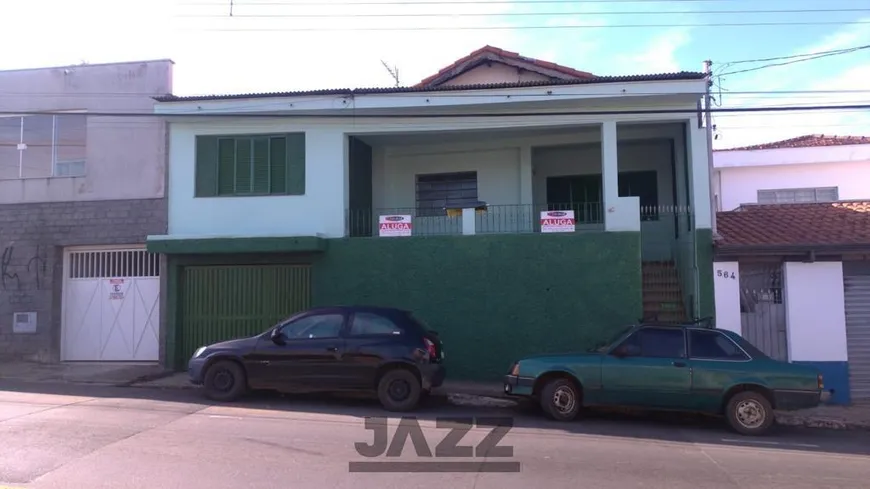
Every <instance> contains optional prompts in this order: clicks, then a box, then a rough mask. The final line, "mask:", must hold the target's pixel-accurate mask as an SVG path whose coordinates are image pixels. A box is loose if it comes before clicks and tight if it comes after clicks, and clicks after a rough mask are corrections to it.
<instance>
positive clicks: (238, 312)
mask: <svg viewBox="0 0 870 489" xmlns="http://www.w3.org/2000/svg"><path fill="white" fill-rule="evenodd" d="M310 281H311V272H310V267H309V266H308V265H227V266H188V267H185V268H184V272H183V275H182V294H183V297H182V300H181V314H182V321H181V331H180V333H181V334H180V340H181V341H180V344H181V345H180V346H181V347H180V348H179V352H178V354H179V360H181V361H182V362H187V360H188V359H189V358H190V355H191V354H193V352H194V351H195V350H196V349H197V348H199V347H200V346H203V345H208V344H211V343H216V342H219V341H226V340H231V339H235V338H244V337H248V336H254V335H256V334H259V333H262V332H263V331H265V330H266V329H268V328H269V327H270V326H272V325H274V324H275V323H277V322H278V321H280V320H281V319H283V318H285V317H287V316H290V315H292V314H294V313H296V312H299V311H302V310H304V309H306V308H308V307H309V304H310V300H311V292H310V291H311V287H310Z"/></svg>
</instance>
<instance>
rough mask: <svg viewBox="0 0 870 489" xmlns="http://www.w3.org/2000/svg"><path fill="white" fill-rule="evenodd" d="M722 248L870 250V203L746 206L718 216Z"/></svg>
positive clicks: (719, 244) (843, 202)
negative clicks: (839, 247)
mask: <svg viewBox="0 0 870 489" xmlns="http://www.w3.org/2000/svg"><path fill="white" fill-rule="evenodd" d="M716 225H717V227H718V229H717V231H718V233H719V235H721V236H722V241H721V242H719V243H718V246H720V247H743V246H758V247H761V246H771V247H775V246H794V245H807V246H817V245H822V246H836V245H856V244H866V245H868V246H870V201H866V200H862V201H841V202H826V203H810V204H769V205H746V206H742V207H740V208H739V209H736V210H733V211H728V212H719V213H717V214H716Z"/></svg>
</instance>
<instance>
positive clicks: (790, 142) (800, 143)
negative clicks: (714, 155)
mask: <svg viewBox="0 0 870 489" xmlns="http://www.w3.org/2000/svg"><path fill="white" fill-rule="evenodd" d="M851 144H870V137H868V136H831V135H825V134H808V135H806V136H799V137H796V138H791V139H784V140H782V141H774V142H771V143H763V144H756V145H753V146H742V147H739V148H728V149H719V150H716V151H751V150H759V149H786V148H817V147H820V146H847V145H851Z"/></svg>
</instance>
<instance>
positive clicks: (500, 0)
mask: <svg viewBox="0 0 870 489" xmlns="http://www.w3.org/2000/svg"><path fill="white" fill-rule="evenodd" d="M661 1H662V0H478V1H462V0H428V1H419V2H418V1H413V2H412V1H402V0H365V1H359V2H354V1H337V2H331V1H328V0H325V1H320V2H318V1H302V2H293V1H291V2H260V1H255V2H238V1H236V2H235V3H234V6H235V7H236V8H238V7H241V6H249V5H250V6H264V7H265V6H274V7H281V6H286V7H296V6H300V7H321V6H330V7H331V6H337V5H338V6H350V5H409V6H417V5H514V4H526V5H529V4H530V5H559V4H566V3H567V4H578V3H579V4H583V3H609V4H614V3H629V4H631V3H636V4H644V3H660V2H661ZM668 1H669V2H670V3H714V2H728V3H733V2H737V1H741V0H668ZM747 1H749V0H747ZM753 1H754V0H753ZM767 1H773V0H767ZM177 5H183V6H192V7H199V6H204V7H208V6H220V7H226V6H227V3H226V2H184V3H179V4H177Z"/></svg>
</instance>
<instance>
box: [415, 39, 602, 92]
mask: <svg viewBox="0 0 870 489" xmlns="http://www.w3.org/2000/svg"><path fill="white" fill-rule="evenodd" d="M478 60H480V61H484V60H492V61H507V62H510V61H513V62H515V63H519V64H521V65H524V66H528V67H529V69H534V67H539V68H542V69H546V70H552V71H555V72H557V73H559V74H561V75H564V77H567V79H581V80H582V79H591V78H595V75H593V74H592V73H588V72H585V71H580V70H575V69H574V68H570V67H568V66H562V65H560V64H556V63H553V62H551V61H543V60H540V59H534V58H528V57H526V56H522V55H521V54H519V53H515V52H513V51H505V50H504V49H501V48H497V47H495V46H489V45H486V46H484V47H482V48H480V49H478V50H476V51H474V52H472V53H471V54H469V55H467V56H463V57H462V58H459V59H458V60H456V61H454V62H453V63H451V64H450V65H449V66H446V67H444V68H441V69H440V70H438V73H435V74H434V75H432V76H429V77H427V78H425V79H423V80H422V81H421V82H420V83H418V84H416V85H414V86H415V87H426V86H430V85H434V86H438V85H439V84H441V83H443V82H445V81H447V80H449V79H450V78H455V77H456V76H458V75H460V74H462V73H465V72H466V71H468V70H470V69H472V68H474V67H475V66H477V64H476V63H475V61H478Z"/></svg>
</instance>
